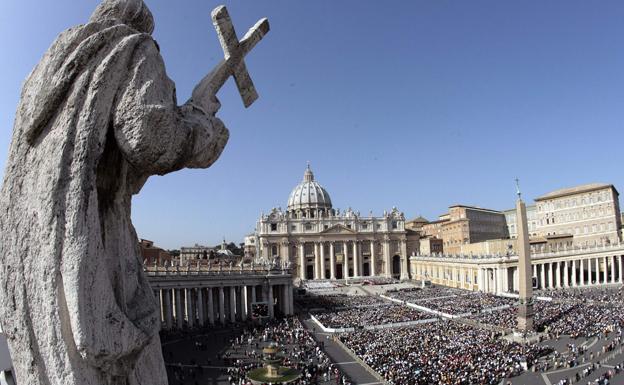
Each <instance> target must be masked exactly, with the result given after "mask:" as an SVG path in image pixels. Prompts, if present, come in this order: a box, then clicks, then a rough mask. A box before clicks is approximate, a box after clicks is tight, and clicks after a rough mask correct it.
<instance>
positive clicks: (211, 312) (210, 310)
mask: <svg viewBox="0 0 624 385" xmlns="http://www.w3.org/2000/svg"><path fill="white" fill-rule="evenodd" d="M214 316H215V312H214V298H213V296H212V287H209V288H208V322H210V324H211V325H214V323H215V319H214V318H215V317H214Z"/></svg>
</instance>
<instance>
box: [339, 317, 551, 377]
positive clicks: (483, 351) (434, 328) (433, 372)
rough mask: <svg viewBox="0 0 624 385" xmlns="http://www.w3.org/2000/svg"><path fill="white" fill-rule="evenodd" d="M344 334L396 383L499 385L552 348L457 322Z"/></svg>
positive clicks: (365, 358)
mask: <svg viewBox="0 0 624 385" xmlns="http://www.w3.org/2000/svg"><path fill="white" fill-rule="evenodd" d="M339 338H340V340H341V341H342V342H343V343H344V344H345V345H346V346H347V347H348V348H349V349H351V350H352V351H354V352H355V353H356V354H357V355H358V356H359V357H360V358H361V359H362V360H363V361H364V362H366V363H367V364H368V365H369V366H370V367H371V368H373V370H375V371H376V372H377V373H379V374H380V375H381V376H382V377H383V378H384V379H385V380H386V381H387V382H388V383H390V384H393V385H395V384H396V385H398V384H401V385H423V384H432V383H435V384H498V383H500V381H501V380H502V379H503V378H509V377H512V376H514V375H517V374H519V373H520V372H522V370H523V363H526V365H528V366H530V365H532V363H533V362H534V361H535V360H536V359H537V358H538V357H540V356H543V355H546V354H548V353H550V352H551V349H550V348H548V347H540V346H538V345H520V344H517V343H514V342H509V341H506V340H503V339H501V338H498V335H495V334H492V333H491V332H487V331H484V330H482V329H478V328H472V327H469V326H467V325H463V324H460V323H455V322H452V321H438V322H435V323H428V324H421V325H418V326H414V327H402V328H394V329H385V330H374V331H369V330H359V331H355V332H351V333H343V334H341V335H340V337H339Z"/></svg>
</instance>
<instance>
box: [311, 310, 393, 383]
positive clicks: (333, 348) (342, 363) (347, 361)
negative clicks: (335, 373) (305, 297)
mask: <svg viewBox="0 0 624 385" xmlns="http://www.w3.org/2000/svg"><path fill="white" fill-rule="evenodd" d="M304 325H305V326H306V327H307V328H308V329H309V330H312V331H313V334H314V338H315V339H316V340H317V341H323V343H324V350H325V352H326V353H327V355H328V356H329V358H331V360H332V361H333V362H335V363H336V364H337V365H338V366H339V367H340V369H341V370H343V371H344V373H345V374H346V375H347V376H349V378H350V379H351V381H353V383H354V384H356V385H373V384H374V385H380V384H382V383H381V382H379V380H377V378H375V377H374V376H373V375H372V374H370V373H369V372H368V371H367V370H366V369H365V368H364V366H362V365H361V364H360V363H359V362H357V361H355V360H354V358H353V357H351V355H349V353H347V352H346V351H345V350H344V349H342V347H341V346H340V345H338V344H337V343H336V342H334V341H333V340H332V338H331V334H330V333H323V332H322V331H321V330H320V329H319V327H318V326H317V325H316V324H315V323H314V322H313V321H312V320H310V319H308V320H306V321H305V322H304Z"/></svg>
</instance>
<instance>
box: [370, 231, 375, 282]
mask: <svg viewBox="0 0 624 385" xmlns="http://www.w3.org/2000/svg"><path fill="white" fill-rule="evenodd" d="M369 271H370V275H371V276H372V277H374V276H375V275H377V272H376V271H375V240H374V239H373V240H371V241H370V269H369Z"/></svg>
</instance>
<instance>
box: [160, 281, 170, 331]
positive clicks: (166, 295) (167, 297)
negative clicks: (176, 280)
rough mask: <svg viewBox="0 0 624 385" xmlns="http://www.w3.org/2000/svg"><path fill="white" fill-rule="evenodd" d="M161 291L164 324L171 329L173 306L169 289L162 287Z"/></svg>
mask: <svg viewBox="0 0 624 385" xmlns="http://www.w3.org/2000/svg"><path fill="white" fill-rule="evenodd" d="M162 293H163V312H164V318H165V325H166V327H167V329H171V328H172V327H173V306H172V302H171V289H163V290H162Z"/></svg>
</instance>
